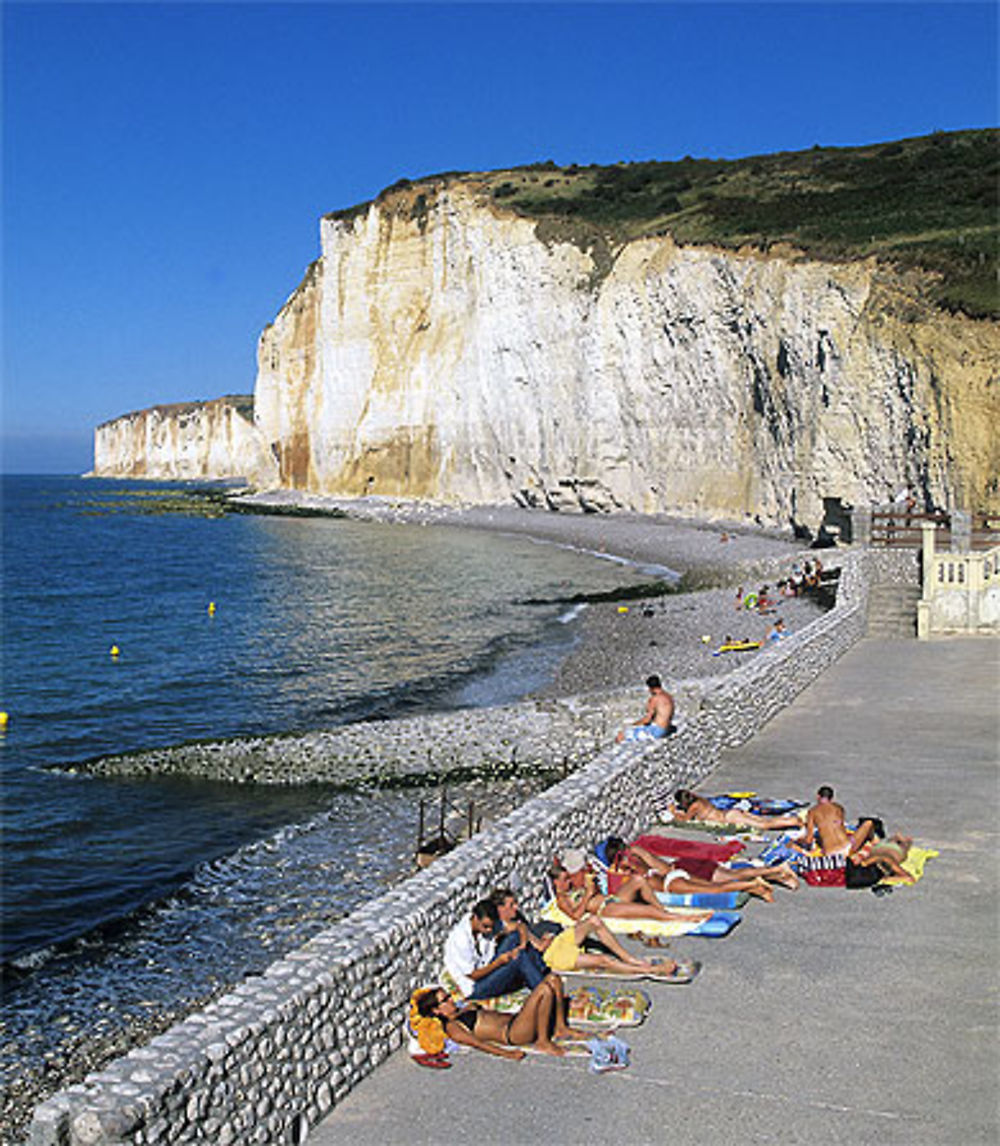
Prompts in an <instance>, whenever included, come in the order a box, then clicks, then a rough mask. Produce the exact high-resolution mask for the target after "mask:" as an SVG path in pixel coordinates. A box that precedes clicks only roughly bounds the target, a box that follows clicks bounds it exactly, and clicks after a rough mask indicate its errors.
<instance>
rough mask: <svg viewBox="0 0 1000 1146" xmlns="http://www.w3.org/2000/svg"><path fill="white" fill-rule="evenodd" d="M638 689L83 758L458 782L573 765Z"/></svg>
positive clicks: (198, 772) (226, 774)
mask: <svg viewBox="0 0 1000 1146" xmlns="http://www.w3.org/2000/svg"><path fill="white" fill-rule="evenodd" d="M634 706H635V690H634V689H629V690H614V691H611V692H600V693H592V694H588V695H586V696H583V697H579V696H578V697H573V698H570V699H567V700H564V701H553V700H538V701H524V702H522V703H520V704H513V705H504V706H497V707H494V708H482V709H472V710H463V711H461V712H448V713H434V714H431V715H425V716H414V717H407V718H405V719H401V720H391V721H365V722H362V723H359V724H349V725H344V726H343V727H341V728H334V729H330V730H328V731H325V732H310V733H307V734H305V735H302V736H273V737H244V738H240V739H233V740H220V741H211V742H204V743H195V744H182V745H177V746H175V747H170V748H162V749H153V750H150V751H144V752H135V753H126V754H123V755H118V756H102V757H99V758H98V759H95V760H91V761H88V762H87V763H85V764H83V765H80V766H78V767H79V770H80V771H85V772H89V773H92V774H94V775H103V776H128V775H139V776H142V775H169V774H182V775H190V776H204V777H207V778H210V779H213V780H223V781H230V782H233V783H256V784H288V785H294V784H314V783H324V784H337V785H344V786H350V787H361V786H364V785H372V786H376V787H394V786H408V785H412V784H418V783H419V784H425V783H427V782H428V781H429V780H430V781H432V782H433V781H442V780H447V781H448V782H449V783H455V782H457V781H461V780H470V779H499V778H502V777H506V776H513V775H530V774H534V773H543V772H556V771H571V770H573V769H575V768H577V767H579V766H580V765H582V764H583V763H586V762H587V761H588V760H590V759H591V758H592V757H593V756H594V755H595V754H596V753H597V752H599V751H600V750H601V749H602V748H604V747H606V745H607V743H608V739H609V730H610V729H611V728H613V727H614V726H615V724H616V723H618V722H620V721H621V720H622V719H624V717H625V715H626V713H628V712H630V711H631V708H633V707H634Z"/></svg>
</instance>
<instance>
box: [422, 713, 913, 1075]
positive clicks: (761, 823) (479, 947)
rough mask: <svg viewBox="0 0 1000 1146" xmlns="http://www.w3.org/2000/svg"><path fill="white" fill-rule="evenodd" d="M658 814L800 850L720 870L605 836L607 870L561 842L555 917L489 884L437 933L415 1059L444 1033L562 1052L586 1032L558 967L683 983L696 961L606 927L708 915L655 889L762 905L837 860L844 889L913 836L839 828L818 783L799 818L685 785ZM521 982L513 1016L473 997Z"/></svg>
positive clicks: (443, 1058) (890, 866) (870, 874)
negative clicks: (435, 965) (649, 949)
mask: <svg viewBox="0 0 1000 1146" xmlns="http://www.w3.org/2000/svg"><path fill="white" fill-rule="evenodd" d="M654 719H655V713H654ZM668 720H669V717H668ZM668 810H669V812H670V814H671V816H672V818H673V820H674V821H676V822H678V823H696V822H700V823H705V824H710V825H722V826H726V827H729V828H733V829H735V830H745V829H754V830H763V831H774V830H779V831H781V830H783V831H786V832H789V833H790V834H791V837H792V843H791V845H790V846H791V848H792V850H793V851H794V852H795V853H796V854H797V857H801V858H800V859H798V858H797V859H796V860H793V861H791V862H789V861H784V862H779V863H771V864H760V863H759V862H757V863H755V864H752V865H751V864H746V865H745V866H731V865H730V864H729V863H726V862H718V861H716V860H710V859H704V858H697V857H690V858H689V857H685V858H683V859H682V860H678V859H671V858H667V857H664V856H661V855H658V854H655V853H654V852H652V851H650V850H649V849H648V848H646V847H643V846H641V845H640V844H639V843H633V844H627V843H625V841H624V840H622V839H617V838H615V837H611V838H610V839H609V840H608V841H606V844H605V857H604V858H605V860H606V867H605V869H604V870H603V872H602V873H600V875H599V873H598V872H597V871H595V869H594V867H593V865H592V863H591V861H590V860H588V857H587V855H586V853H585V852H584V851H583V850H582V849H579V848H567V849H565V850H564V851H563V852H562V853H561V855H559V856H558V857H555V858H554V859H553V861H552V863H551V865H550V866H549V868H548V871H547V872H546V877H547V880H548V885H549V888H550V890H551V893H552V900H553V904H554V907H555V908H557V909H558V914H559V915H560V917H561V919H562V922H552V921H548V920H540V921H534V922H532V921H530V920H529V919H528V918H527V917H526V916H525V915H524V914H523V912H522V911H521V907H520V904H519V903H518V899H517V896H516V894H515V892H514V891H513V890H512V889H511V888H510V887H498V888H497V889H496V890H494V891H493V892H492V894H491V895H489V896H488V897H486V898H484V899H481V900H479V901H478V902H477V903H476V904H475V905H474V906H473V907H472V909H471V911H470V912H469V913H468V914H467V915H466V916H464V917H463V918H462V919H461V920H460V921H459V922H458V923H457V924H456V925H455V927H454V928H453V929H452V931H451V932H450V934H449V935H448V937H447V940H446V942H445V946H444V971H445V976H446V978H447V979H450V981H451V982H450V989H449V987H446V986H433V987H427V988H424V989H422V990H420V991H417V992H415V993H414V996H413V999H412V1005H411V1015H410V1026H411V1029H412V1030H413V1031H414V1032H415V1033H416V1034H417V1035H418V1037H419V1039H420V1045H421V1047H422V1048H424V1053H423V1054H421V1055H419V1056H417V1057H418V1059H419V1060H420V1061H422V1063H423V1065H427V1066H446V1065H448V1061H447V1055H446V1054H444V1052H443V1048H444V1046H445V1040H446V1039H451V1040H453V1041H454V1042H455V1043H458V1044H460V1045H463V1046H469V1047H474V1048H476V1049H478V1050H482V1051H486V1052H487V1053H489V1054H494V1055H499V1056H501V1057H505V1058H523V1057H524V1054H525V1048H528V1047H533V1048H534V1049H535V1050H537V1051H540V1052H542V1053H545V1054H550V1055H562V1054H563V1053H565V1050H564V1047H563V1046H562V1045H560V1042H561V1040H570V1039H576V1040H583V1039H586V1038H588V1037H590V1035H588V1033H587V1032H583V1031H580V1030H575V1029H574V1028H572V1027H571V1026H570V1025H569V1023H568V1012H567V1001H566V989H565V985H564V983H563V979H562V977H561V976H562V975H564V974H568V973H573V972H594V973H599V974H604V975H612V976H614V975H618V976H621V977H624V978H628V977H633V976H648V977H650V978H652V979H655V980H659V981H661V982H667V983H690V982H691V981H692V980H693V979H694V978H695V976H696V975H697V974H698V973H699V971H700V969H701V964H700V963H698V962H696V961H689V962H681V961H678V960H676V959H665V960H658V959H653V958H643V957H640V956H638V955H635V954H633V953H632V952H631V951H629V950H628V948H627V947H626V946H625V945H624V944H623V943H622V942H621V940H620V939H619V938H618V937H617V936H616V935H615V933H614V931H612V930H611V929H610V928H609V926H608V921H609V920H616V919H618V920H621V919H627V920H630V921H634V922H637V921H640V920H647V921H656V922H673V921H678V920H681V921H684V922H685V923H688V924H692V923H698V922H702V921H704V920H705V919H707V918H709V917H710V916H711V915H712V911H711V910H705V911H701V912H698V911H692V910H690V909H685V910H683V911H677V910H671V908H670V907H668V906H664V901H663V899H662V898H661V897H664V896H665V895H675V894H680V895H705V894H709V895H711V894H717V893H725V892H746V893H747V894H749V895H752V896H755V897H757V898H759V899H762V900H765V901H766V902H772V901H773V899H774V890H773V889H774V887H775V886H780V887H785V888H788V889H789V890H795V889H796V888H797V887H798V885H799V878H798V875H797V874H796V870H795V869H796V867H798V868H799V869H800V870H808V869H809V868H810V865H812V864H814V863H816V864H820V865H823V864H824V863H825V864H835V865H840V866H844V867H845V868H846V870H847V873H848V876H847V881H846V882H847V886H848V887H852V886H853V887H862V886H871V885H874V884H875V883H877V882H878V881H880V880H882V879H884V878H887V877H891V876H896V877H899V878H902V879H904V880H906V881H908V882H912V880H913V876H912V875H910V873H909V872H907V871H906V869H905V868H904V867H903V863H904V861H905V860H906V858H907V856H908V854H909V852H910V848H911V846H912V843H913V840H912V838H911V837H909V836H903V835H900V834H895V835H893V836H892V837H890V838H886V833H885V829H884V827H883V824H882V821H881V820H880V819H879V818H878V817H874V816H864V817H862V818H861V819H860V821H859V823H858V826H857V828H856V829H855V830H854V831H853V832H851V831H849V830H848V827H847V824H846V820H845V814H844V809H843V807H842V806H841V805H840V804H839V803H837V802H836V801H835V800H834V798H833V789H832V788H831V787H830V786H829V785H823V786H822V787H821V788H820V789H819V791H818V792H817V797H816V802H815V804H813V806H811V807H810V808H809V809H808V810H807V811H806V813H805V818H804V819H803V817H802V815H801V814H800V813H798V812H788V813H781V814H777V815H766V814H760V813H757V812H752V811H747V810H746V809H744V808H738V807H730V808H720V807H718V806H716V804H715V803H713V802H712V800H711V799H709V798H708V797H705V796H702V795H699V794H698V793H696V792H693V791H691V790H689V789H684V788H682V789H678V790H677V791H676V792H675V793H674V798H673V802H672V803H671V804H670V805H669V807H668ZM817 852H818V855H817ZM852 875H853V879H852ZM640 938H643V939H645V940H646V941H647V942H648V943H649V944H650V945H651V946H659V945H660V943H659V941H658V940H656V938H655V937H646V936H643V935H642V934H641V933H640ZM521 988H527V990H528V992H529V994H528V996H527V999H526V1001H525V1002H524V1004H523V1005H522V1006H521V1008H520V1009H519V1010H518V1011H517V1012H515V1013H511V1014H508V1013H501V1012H499V1011H496V1010H493V1009H491V1008H490V1007H487V1006H484V1005H483V1004H482V1000H489V999H495V998H497V997H499V996H503V995H508V994H510V993H511V992H514V991H517V990H519V989H521ZM456 996H457V997H458V999H459V1000H461V1001H456ZM591 1034H592V1032H591ZM435 1048H436V1049H435Z"/></svg>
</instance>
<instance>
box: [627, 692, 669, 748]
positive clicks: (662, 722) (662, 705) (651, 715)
mask: <svg viewBox="0 0 1000 1146" xmlns="http://www.w3.org/2000/svg"><path fill="white" fill-rule="evenodd" d="M646 687H647V688H648V689H649V700H648V701H647V702H646V712H645V715H644V716H643V718H642V719H641V720H637V721H636V722H635V724H633V725H632V726H631V727H630V728H626V729H623V730H622V731H621V732H619V733H618V736H617V738H616V739H617V742H618V743H619V744H621V743H622V741H624V740H662V739H663V738H664V736H667V735H669V734H670V733H671V732H673V731H674V726H673V724H672V723H671V721H672V720H673V718H674V698H673V697H672V696H671V695H670V693H669V692H667V690H666V689H665V688H664V687H663V682H662V681H661V680H660V678H659V677H658V676H651V677H647V678H646Z"/></svg>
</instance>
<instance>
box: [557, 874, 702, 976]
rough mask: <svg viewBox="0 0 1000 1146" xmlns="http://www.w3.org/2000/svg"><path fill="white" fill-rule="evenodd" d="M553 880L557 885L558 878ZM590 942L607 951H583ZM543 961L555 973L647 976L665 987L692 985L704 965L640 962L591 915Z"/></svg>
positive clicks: (565, 933)
mask: <svg viewBox="0 0 1000 1146" xmlns="http://www.w3.org/2000/svg"><path fill="white" fill-rule="evenodd" d="M552 879H553V883H554V882H555V877H554V876H553V877H552ZM706 914H711V912H706ZM587 939H596V940H597V941H598V942H599V943H600V944H601V945H602V946H603V947H606V948H607V951H606V952H604V951H602V952H597V951H584V949H583V944H584V941H585V940H587ZM542 958H543V959H544V960H545V963H546V966H548V967H549V968H551V970H553V971H563V972H565V973H568V972H570V971H600V972H604V973H605V974H608V975H621V976H623V977H624V978H627V977H629V976H630V975H648V976H650V977H651V978H654V979H661V980H663V982H665V983H690V982H691V980H692V979H693V978H694V977H695V975H697V974H698V972H699V971H700V970H701V964H700V963H698V962H695V961H691V962H688V963H678V962H677V961H676V960H674V959H667V960H666V961H665V962H662V963H656V962H653V961H652V960H649V959H639V958H637V957H636V956H635V955H633V954H631V952H629V951H628V950H627V949H626V948H625V947H623V946H622V944H621V943H620V942H619V941H618V939H617V938H616V937H615V936H614V935H613V934H612V932H610V931H609V930H608V928H607V927H606V926H605V925H604V924H603V923H602V922H601V921H600V920H599V919H598V918H597V917H596V916H594V915H588V916H587V918H586V919H581V920H580V921H579V922H578V923H574V924H573V925H572V926H571V927H565V928H563V930H562V931H560V932H559V934H558V935H557V936H556V937H555V938H554V939H553V940H552V942H551V943H550V944H549V945H548V947H546V949H545V954H544V955H543V956H542ZM550 977H551V976H550Z"/></svg>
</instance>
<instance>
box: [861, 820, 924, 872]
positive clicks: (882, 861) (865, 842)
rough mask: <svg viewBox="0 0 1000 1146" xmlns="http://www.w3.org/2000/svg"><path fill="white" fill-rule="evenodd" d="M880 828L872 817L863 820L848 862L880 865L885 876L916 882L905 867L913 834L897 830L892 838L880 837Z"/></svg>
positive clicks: (873, 865)
mask: <svg viewBox="0 0 1000 1146" xmlns="http://www.w3.org/2000/svg"><path fill="white" fill-rule="evenodd" d="M878 836H879V833H878V829H877V828H876V826H875V822H874V821H873V820H870V819H865V820H862V821H861V823H860V824H859V825H858V828H857V831H856V832H855V833H854V835H853V837H852V839H851V847H850V851H849V852H848V855H847V862H848V863H849V864H854V865H855V866H856V867H878V868H879V869H881V871H882V874H883V875H884V876H898V877H899V878H900V879H904V880H906V882H907V883H916V880H915V879H914V877H913V876H912V875H911V874H910V873H909V872H908V871H907V870H906V868H904V867H903V861H904V860H905V859H906V857H907V856H908V855H909V854H910V848H911V847H912V846H913V837H912V836H901V835H900V834H899V833H898V832H896V833H895V834H894V835H893V836H892V838H891V839H888V840H887V839H880V838H878Z"/></svg>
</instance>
